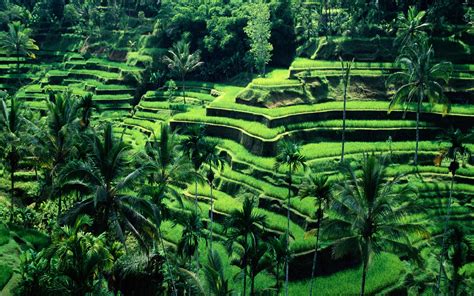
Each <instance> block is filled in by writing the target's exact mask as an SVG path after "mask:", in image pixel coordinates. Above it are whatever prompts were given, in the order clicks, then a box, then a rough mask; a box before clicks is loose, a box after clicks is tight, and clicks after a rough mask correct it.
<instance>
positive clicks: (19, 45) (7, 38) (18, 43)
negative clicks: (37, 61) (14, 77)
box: [0, 21, 39, 73]
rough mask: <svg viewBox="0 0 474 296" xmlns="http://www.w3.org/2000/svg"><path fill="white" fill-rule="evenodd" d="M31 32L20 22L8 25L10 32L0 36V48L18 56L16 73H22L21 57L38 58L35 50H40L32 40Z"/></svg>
mask: <svg viewBox="0 0 474 296" xmlns="http://www.w3.org/2000/svg"><path fill="white" fill-rule="evenodd" d="M30 35H31V30H30V29H27V28H25V26H24V25H22V24H21V23H20V22H18V21H17V22H12V23H11V24H8V32H2V33H1V34H0V48H1V49H3V50H6V51H7V52H9V53H10V54H15V55H16V71H17V73H20V57H21V56H28V57H30V58H32V59H34V58H36V56H35V54H34V53H33V51H34V50H39V47H38V45H36V41H35V40H33V39H31V38H30Z"/></svg>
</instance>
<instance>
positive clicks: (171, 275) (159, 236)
mask: <svg viewBox="0 0 474 296" xmlns="http://www.w3.org/2000/svg"><path fill="white" fill-rule="evenodd" d="M158 239H159V240H160V244H161V248H162V249H163V256H164V257H165V262H166V265H167V267H168V272H169V274H170V279H171V288H172V289H173V295H174V296H177V295H178V293H177V291H176V284H175V281H174V276H173V272H172V270H171V264H170V262H169V260H168V255H167V252H166V248H165V243H164V241H163V235H162V234H161V229H160V227H158Z"/></svg>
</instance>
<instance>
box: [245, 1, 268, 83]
mask: <svg viewBox="0 0 474 296" xmlns="http://www.w3.org/2000/svg"><path fill="white" fill-rule="evenodd" d="M271 26H272V23H271V22H270V9H269V7H268V4H266V3H264V2H258V3H252V4H249V6H248V22H247V26H246V27H245V28H244V31H245V33H246V34H247V36H248V37H249V39H250V53H251V55H252V57H253V59H254V61H255V66H256V68H257V69H258V70H259V71H260V72H261V73H262V75H263V76H265V67H266V65H267V64H268V62H269V61H270V59H271V57H272V50H273V46H272V44H271V43H270V41H269V40H270V36H271Z"/></svg>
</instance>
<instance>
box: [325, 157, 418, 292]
mask: <svg viewBox="0 0 474 296" xmlns="http://www.w3.org/2000/svg"><path fill="white" fill-rule="evenodd" d="M360 169H361V174H357V173H356V170H355V169H354V168H353V167H351V166H350V165H349V164H346V165H343V167H342V170H343V173H344V175H345V179H344V180H343V182H342V183H341V184H339V185H338V187H337V192H338V193H337V195H336V196H335V198H334V199H333V204H332V207H331V210H332V211H331V220H330V221H329V222H328V223H327V224H326V225H325V227H324V229H325V230H326V231H325V233H326V235H327V237H328V239H330V240H331V239H334V240H333V241H332V243H331V244H332V248H333V254H334V256H335V257H336V258H339V257H342V256H344V255H346V254H347V253H349V252H354V251H355V252H357V253H358V254H359V255H360V257H361V259H362V280H361V289H360V295H364V294H365V283H366V277H367V271H368V267H369V262H370V257H371V256H372V254H374V253H375V254H378V253H380V252H382V251H384V250H388V251H395V252H404V254H408V255H410V254H414V252H415V251H414V249H413V248H412V247H411V244H410V240H409V236H408V235H409V234H425V233H426V231H425V229H424V227H423V226H421V225H420V224H417V223H414V222H413V221H412V220H411V219H410V214H413V213H414V212H415V211H417V210H418V207H416V206H415V205H414V203H413V200H415V198H414V195H415V194H416V191H415V190H414V189H413V188H412V187H410V186H408V185H402V177H403V176H401V175H398V176H395V177H393V178H389V176H388V175H387V166H386V164H385V160H384V158H382V157H377V156H375V155H365V156H364V159H363V162H362V166H361V168H360Z"/></svg>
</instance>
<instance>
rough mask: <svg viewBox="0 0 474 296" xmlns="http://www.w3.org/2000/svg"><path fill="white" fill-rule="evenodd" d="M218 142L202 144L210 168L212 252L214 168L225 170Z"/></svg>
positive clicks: (204, 157)
mask: <svg viewBox="0 0 474 296" xmlns="http://www.w3.org/2000/svg"><path fill="white" fill-rule="evenodd" d="M217 145H218V142H217V141H204V142H203V143H202V146H203V154H202V155H203V160H204V163H206V164H207V166H208V171H207V174H206V178H207V182H208V184H209V187H210V189H211V200H210V203H211V209H210V218H211V223H210V226H209V230H210V231H209V232H210V234H209V249H211V250H212V236H213V229H212V228H213V224H214V196H213V195H212V190H213V188H214V179H215V173H214V169H213V167H216V168H217V169H218V170H222V169H223V168H224V163H225V161H224V158H223V157H222V156H221V155H220V153H219V150H218V149H217Z"/></svg>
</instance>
